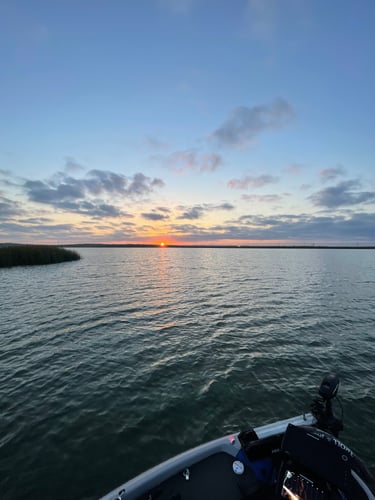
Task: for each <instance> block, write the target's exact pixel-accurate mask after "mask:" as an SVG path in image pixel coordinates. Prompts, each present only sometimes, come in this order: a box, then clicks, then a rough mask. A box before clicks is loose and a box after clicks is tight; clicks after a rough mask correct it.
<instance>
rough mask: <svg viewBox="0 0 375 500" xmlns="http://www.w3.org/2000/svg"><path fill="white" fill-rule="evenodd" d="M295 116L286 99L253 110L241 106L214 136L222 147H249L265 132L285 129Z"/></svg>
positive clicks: (255, 107)
mask: <svg viewBox="0 0 375 500" xmlns="http://www.w3.org/2000/svg"><path fill="white" fill-rule="evenodd" d="M294 115H295V112H294V109H293V107H292V105H291V104H289V102H288V101H286V100H285V99H276V100H275V101H274V102H272V103H270V104H268V105H267V104H264V105H258V106H254V107H252V108H249V107H247V106H239V107H237V108H235V109H234V110H233V111H232V113H231V114H230V116H229V118H228V119H227V120H226V121H225V122H224V123H223V124H222V125H221V126H220V127H219V128H218V129H216V130H215V131H214V133H213V136H214V138H215V139H216V140H217V142H218V143H219V145H221V146H227V147H238V146H240V147H241V146H247V145H249V144H251V143H253V142H254V139H255V138H256V137H257V136H258V135H259V134H260V133H262V132H264V131H265V130H275V129H280V128H282V127H284V126H285V125H287V124H288V123H290V121H291V120H292V119H293V117H294Z"/></svg>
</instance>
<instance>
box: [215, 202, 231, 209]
mask: <svg viewBox="0 0 375 500" xmlns="http://www.w3.org/2000/svg"><path fill="white" fill-rule="evenodd" d="M215 208H217V209H219V210H234V209H235V208H236V207H235V206H234V205H232V204H231V203H228V202H225V203H221V204H220V205H217V206H216V207H215Z"/></svg>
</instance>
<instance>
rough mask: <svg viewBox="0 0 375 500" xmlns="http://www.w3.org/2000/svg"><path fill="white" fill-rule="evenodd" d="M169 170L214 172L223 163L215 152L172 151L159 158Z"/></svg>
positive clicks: (179, 172) (178, 171) (180, 172)
mask: <svg viewBox="0 0 375 500" xmlns="http://www.w3.org/2000/svg"><path fill="white" fill-rule="evenodd" d="M160 159H161V161H162V163H163V164H164V165H166V167H167V168H169V169H170V170H172V171H174V172H176V173H178V174H182V173H184V172H187V171H199V172H215V171H216V170H217V169H218V168H219V166H220V165H221V164H222V163H223V159H222V157H221V156H220V155H219V154H217V153H198V151H196V150H195V149H186V150H182V151H174V152H173V153H170V154H169V155H168V156H166V157H161V158H160Z"/></svg>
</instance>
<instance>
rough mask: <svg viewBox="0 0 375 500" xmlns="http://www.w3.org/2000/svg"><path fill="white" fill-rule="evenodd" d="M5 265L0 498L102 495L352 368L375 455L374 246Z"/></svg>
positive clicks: (372, 456)
mask: <svg viewBox="0 0 375 500" xmlns="http://www.w3.org/2000/svg"><path fill="white" fill-rule="evenodd" d="M79 252H80V253H81V255H82V257H83V258H82V260H80V261H78V262H71V263H64V264H57V265H51V266H37V267H29V268H27V267H20V268H12V269H0V497H1V498H2V499H26V498H41V499H43V498H54V499H79V498H90V499H91V498H97V497H98V496H100V495H101V494H104V493H105V492H107V491H108V490H110V489H112V488H114V487H116V486H117V485H118V484H119V483H121V482H123V481H125V480H127V479H129V478H130V477H132V476H133V475H134V474H136V473H139V472H141V471H143V470H144V469H145V468H148V467H150V466H151V465H154V464H155V463H157V462H160V461H161V460H162V459H166V458H168V457H170V456H171V455H174V454H176V453H177V452H180V451H182V450H184V449H186V448H189V447H191V446H193V445H196V444H199V443H201V442H202V441H205V440H208V439H212V438H215V437H219V436H221V435H223V434H225V433H227V432H231V431H235V430H239V429H244V428H246V427H248V426H249V425H254V426H256V425H261V424H263V423H266V422H270V421H273V420H275V419H279V418H286V417H288V416H292V415H294V414H297V413H300V412H302V411H303V410H308V408H309V403H310V400H311V398H312V397H313V396H315V390H316V386H317V385H318V383H319V381H320V378H321V376H322V375H323V374H324V373H325V372H326V371H327V370H336V371H337V372H338V373H339V374H340V375H341V378H342V387H341V396H342V400H343V406H344V412H345V431H344V432H343V434H342V435H341V437H342V439H343V440H344V441H345V442H346V443H347V444H349V445H350V446H351V447H352V448H354V450H355V451H357V452H358V453H359V454H360V455H361V456H362V457H363V458H364V459H365V460H366V461H367V463H368V464H369V465H372V466H374V465H375V437H374V432H373V429H374V423H375V370H374V369H375V252H374V251H371V250H333V249H329V250H321V249H311V250H308V249H303V250H298V249H188V248H179V249H178V248H160V249H159V248H108V249H81V250H79Z"/></svg>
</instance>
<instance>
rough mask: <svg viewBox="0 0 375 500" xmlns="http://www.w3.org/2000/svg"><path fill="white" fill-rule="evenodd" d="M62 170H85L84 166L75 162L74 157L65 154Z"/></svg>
mask: <svg viewBox="0 0 375 500" xmlns="http://www.w3.org/2000/svg"><path fill="white" fill-rule="evenodd" d="M64 170H65V172H82V171H83V170H85V167H84V166H83V165H81V164H80V163H78V162H76V161H75V160H74V158H71V157H70V156H67V157H66V158H65V166H64Z"/></svg>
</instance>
